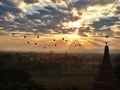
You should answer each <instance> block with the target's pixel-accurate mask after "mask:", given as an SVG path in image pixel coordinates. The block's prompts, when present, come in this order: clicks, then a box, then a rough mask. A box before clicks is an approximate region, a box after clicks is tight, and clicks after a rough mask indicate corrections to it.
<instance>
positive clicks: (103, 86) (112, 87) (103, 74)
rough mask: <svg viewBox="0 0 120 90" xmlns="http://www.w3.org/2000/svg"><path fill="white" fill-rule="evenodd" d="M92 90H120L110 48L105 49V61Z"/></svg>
mask: <svg viewBox="0 0 120 90" xmlns="http://www.w3.org/2000/svg"><path fill="white" fill-rule="evenodd" d="M92 90H120V89H119V84H118V81H117V78H116V76H115V73H114V70H113V66H112V64H111V62H110V54H109V46H108V45H107V44H106V46H105V48H104V56H103V61H102V64H101V66H100V69H99V71H98V74H97V78H96V80H95V83H94V85H93V87H92Z"/></svg>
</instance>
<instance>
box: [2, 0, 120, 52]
mask: <svg viewBox="0 0 120 90" xmlns="http://www.w3.org/2000/svg"><path fill="white" fill-rule="evenodd" d="M13 33H14V35H13ZM106 35H108V36H109V37H108V39H106V38H105V36H106ZM24 36H26V38H24ZM37 36H39V38H38V37H37ZM106 40H107V41H108V42H109V45H110V47H111V49H120V0H0V50H2V51H6V50H7V51H8V50H10V51H11V50H12V51H39V52H40V51H50V50H54V51H58V52H63V51H74V52H79V51H87V50H91V51H92V50H93V49H95V50H96V49H98V50H101V49H103V47H104V45H105V41H106ZM28 42H29V43H28ZM35 43H37V44H36V45H35Z"/></svg>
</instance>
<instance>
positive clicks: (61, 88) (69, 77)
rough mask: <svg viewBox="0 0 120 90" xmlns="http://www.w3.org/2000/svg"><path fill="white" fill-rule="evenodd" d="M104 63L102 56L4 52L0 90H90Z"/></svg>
mask: <svg viewBox="0 0 120 90" xmlns="http://www.w3.org/2000/svg"><path fill="white" fill-rule="evenodd" d="M101 60H102V55H101V54H52V55H51V54H43V53H41V54H38V53H15V52H13V53H10V52H4V53H3V52H2V53H0V90H90V88H91V86H92V84H93V81H94V79H95V76H96V73H97V71H98V69H99V64H100V63H101ZM115 70H116V75H117V76H118V79H119V80H120V78H119V77H120V73H119V72H120V71H119V70H120V68H119V67H116V68H115Z"/></svg>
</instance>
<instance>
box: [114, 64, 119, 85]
mask: <svg viewBox="0 0 120 90" xmlns="http://www.w3.org/2000/svg"><path fill="white" fill-rule="evenodd" d="M115 73H116V76H117V78H118V80H119V84H120V65H117V66H116V67H115Z"/></svg>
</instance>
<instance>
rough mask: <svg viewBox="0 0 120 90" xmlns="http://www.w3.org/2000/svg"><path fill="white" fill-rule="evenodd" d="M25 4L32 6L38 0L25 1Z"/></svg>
mask: <svg viewBox="0 0 120 90" xmlns="http://www.w3.org/2000/svg"><path fill="white" fill-rule="evenodd" d="M24 2H25V3H28V4H32V3H37V2H38V0H24Z"/></svg>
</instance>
